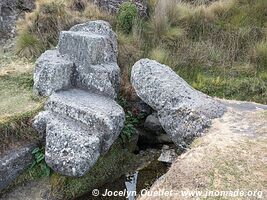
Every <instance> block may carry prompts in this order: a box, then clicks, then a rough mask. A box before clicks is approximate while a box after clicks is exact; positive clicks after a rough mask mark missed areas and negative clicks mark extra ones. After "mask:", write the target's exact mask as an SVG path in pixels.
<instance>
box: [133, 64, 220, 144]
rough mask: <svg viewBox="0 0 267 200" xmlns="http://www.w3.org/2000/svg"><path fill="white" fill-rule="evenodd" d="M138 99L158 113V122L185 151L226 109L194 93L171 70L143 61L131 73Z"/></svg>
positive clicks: (205, 96)
mask: <svg viewBox="0 0 267 200" xmlns="http://www.w3.org/2000/svg"><path fill="white" fill-rule="evenodd" d="M131 82H132V84H133V87H134V88H135V90H136V93H137V95H138V96H139V97H140V98H141V99H142V100H143V101H145V102H146V103H147V104H148V105H150V106H151V107H152V108H153V109H154V110H156V111H157V112H158V116H159V121H160V123H161V125H162V126H163V128H164V130H165V131H166V132H167V134H169V135H170V137H171V138H172V140H173V141H174V142H175V143H176V145H178V146H181V147H183V146H184V145H186V143H187V142H188V141H191V140H192V139H193V138H194V137H196V136H199V135H201V134H202V133H203V130H204V129H205V128H207V127H208V126H209V125H210V123H211V119H213V118H216V117H220V116H222V115H223V113H224V111H225V106H224V105H222V104H221V103H219V102H218V101H216V100H214V99H213V98H211V97H209V96H207V95H205V94H203V93H201V92H199V91H197V90H195V89H193V88H192V87H191V86H190V85H189V84H188V83H186V82H185V81H184V80H183V79H182V78H181V77H179V76H178V75H177V74H176V73H175V72H174V71H172V70H171V69H170V68H169V67H168V66H166V65H162V64H160V63H158V62H156V61H152V60H149V59H142V60H140V61H138V62H137V63H136V64H135V65H134V66H133V69H132V74H131Z"/></svg>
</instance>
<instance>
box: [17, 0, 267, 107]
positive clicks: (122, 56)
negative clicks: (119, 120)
mask: <svg viewBox="0 0 267 200" xmlns="http://www.w3.org/2000/svg"><path fill="white" fill-rule="evenodd" d="M81 2H82V6H77V1H76V0H66V1H60V0H56V1H50V0H37V8H36V9H35V10H34V11H33V12H32V13H30V14H28V15H27V16H26V18H25V20H22V21H21V22H19V23H18V29H19V36H18V39H17V45H16V50H17V53H18V55H20V56H25V57H28V58H36V57H38V56H39V55H40V53H41V52H43V51H44V50H45V49H48V48H51V47H52V46H54V45H56V43H57V39H58V33H59V32H60V31H61V30H67V29H68V28H69V27H70V26H72V25H73V24H76V23H80V22H84V21H87V20H92V19H104V20H107V21H109V22H110V23H111V24H112V25H113V28H114V29H115V30H116V32H117V34H118V39H119V50H120V52H119V64H120V67H121V68H122V72H123V89H122V94H124V95H125V96H131V92H132V89H131V87H130V85H129V71H130V69H131V66H132V65H133V64H134V63H135V62H136V61H137V60H139V59H140V58H143V57H149V58H151V59H155V60H157V61H159V62H162V63H165V64H167V65H169V66H171V67H172V68H173V69H174V70H175V71H176V72H177V73H178V74H179V75H180V76H182V77H183V78H184V79H186V80H187V81H188V82H189V83H190V84H191V85H192V86H193V87H195V88H196V89H199V90H201V91H203V92H205V93H207V94H209V95H212V96H218V97H222V98H229V99H238V100H247V101H256V102H260V103H267V42H266V37H267V27H266V26H267V20H266V12H267V2H266V1H265V0H255V1H254V0H253V1H252V0H224V1H189V0H187V1H182V3H181V2H179V3H177V1H176V0H149V1H148V4H149V13H148V17H146V18H142V19H140V18H138V17H136V18H135V19H134V20H133V21H131V22H129V16H133V12H134V9H133V8H132V6H133V5H132V6H129V4H128V5H123V6H122V7H123V8H122V9H121V12H120V13H119V14H118V16H111V15H109V14H107V13H104V12H103V11H100V10H99V9H98V8H97V7H96V6H94V5H92V4H90V3H88V2H87V1H86V0H84V1H81ZM125 13H126V14H125ZM134 16H135V15H134ZM127 20H128V21H127ZM130 20H131V19H130ZM125 21H126V23H125ZM124 24H125V26H127V27H122V26H123V25H124ZM129 24H130V25H131V27H130V28H129V27H128V26H129ZM125 30H126V31H125Z"/></svg>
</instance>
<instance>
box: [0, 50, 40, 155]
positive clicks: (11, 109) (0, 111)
mask: <svg viewBox="0 0 267 200" xmlns="http://www.w3.org/2000/svg"><path fill="white" fill-rule="evenodd" d="M0 52H1V53H0V99H1V101H0V137H1V145H0V154H1V153H3V152H5V151H6V150H10V149H12V148H16V147H18V146H20V145H23V144H26V143H29V142H31V141H36V140H37V139H38V134H37V133H36V131H35V130H33V128H32V127H31V123H30V121H31V119H32V118H33V117H34V116H35V115H36V114H37V113H38V112H39V111H40V110H41V109H42V107H43V102H44V100H43V99H41V98H39V97H36V96H33V94H32V85H33V76H32V69H33V64H32V63H31V62H29V61H27V60H25V59H19V58H17V57H16V56H14V55H13V54H12V53H10V52H7V53H4V52H3V51H0Z"/></svg>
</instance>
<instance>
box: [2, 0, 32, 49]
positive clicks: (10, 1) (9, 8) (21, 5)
mask: <svg viewBox="0 0 267 200" xmlns="http://www.w3.org/2000/svg"><path fill="white" fill-rule="evenodd" d="M34 2H35V0H23V1H21V0H1V1H0V44H1V43H3V42H5V41H6V40H7V39H9V38H12V37H14V36H15V34H16V21H17V20H18V18H20V17H22V16H23V15H24V13H25V12H30V11H31V10H33V9H34V6H35V5H34Z"/></svg>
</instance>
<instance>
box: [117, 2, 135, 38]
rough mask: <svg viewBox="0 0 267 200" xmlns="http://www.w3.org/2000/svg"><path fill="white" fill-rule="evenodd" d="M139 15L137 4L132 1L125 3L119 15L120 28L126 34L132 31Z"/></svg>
mask: <svg viewBox="0 0 267 200" xmlns="http://www.w3.org/2000/svg"><path fill="white" fill-rule="evenodd" d="M137 15H138V10H137V8H136V5H134V4H133V3H131V2H126V3H123V4H122V5H121V7H120V10H119V12H118V15H117V23H118V29H120V30H122V31H123V32H124V33H126V34H129V33H131V31H132V28H133V24H134V20H135V19H136V17H137Z"/></svg>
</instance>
